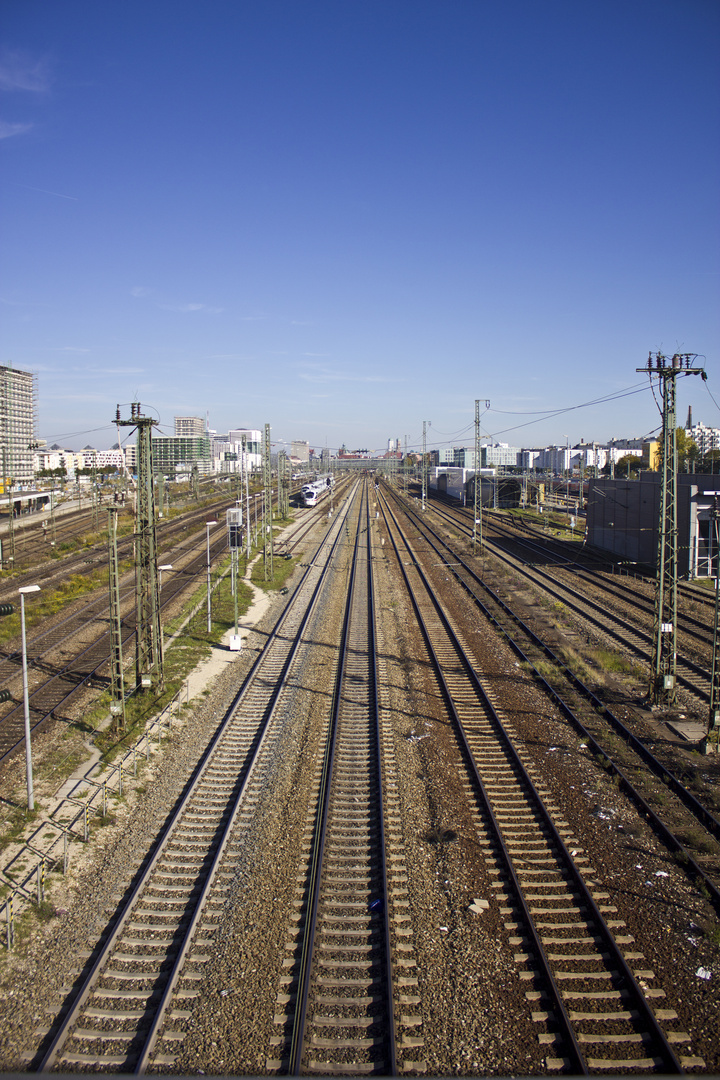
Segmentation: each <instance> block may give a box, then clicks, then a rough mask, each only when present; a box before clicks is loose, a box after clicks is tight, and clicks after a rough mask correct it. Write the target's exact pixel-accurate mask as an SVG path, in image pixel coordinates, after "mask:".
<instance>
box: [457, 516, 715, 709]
mask: <svg viewBox="0 0 720 1080" xmlns="http://www.w3.org/2000/svg"><path fill="white" fill-rule="evenodd" d="M455 524H457V522H455ZM493 554H494V556H495V558H497V559H499V560H500V561H501V562H504V563H505V564H506V565H508V566H510V567H512V569H513V570H514V571H515V572H516V573H518V574H521V575H522V576H523V577H525V578H527V580H528V581H530V582H534V583H535V584H536V585H537V584H539V585H540V587H541V588H542V589H543V590H544V591H545V592H546V593H547V594H548V595H549V596H552V597H554V598H555V599H556V600H558V601H560V602H561V603H562V604H564V605H565V606H566V607H567V608H569V609H570V610H571V611H574V612H575V614H577V615H579V616H580V618H582V619H585V620H587V621H589V622H590V623H591V624H592V625H594V626H596V627H599V628H600V630H602V632H603V633H604V634H607V635H609V636H610V637H611V638H613V639H615V640H616V641H618V642H619V643H620V644H621V645H623V646H624V647H625V648H627V649H630V650H632V652H634V653H635V655H636V656H638V657H640V658H641V659H643V660H648V661H649V653H648V652H647V651H645V648H644V646H649V645H651V644H652V636H651V635H650V634H648V633H646V632H645V631H644V630H642V629H641V628H640V627H638V626H634V625H633V624H632V623H630V622H628V621H627V620H626V619H623V618H622V617H621V616H619V615H612V616H611V618H612V622H613V624H615V625H617V626H619V627H621V628H623V629H624V630H625V631H626V632H627V634H628V635H629V638H628V637H623V636H622V635H621V634H619V633H618V632H617V631H616V630H614V629H613V627H612V626H609V625H608V624H607V622H606V621H605V619H606V618H607V616H608V613H607V611H606V609H605V608H604V607H603V606H602V604H600V603H598V602H597V601H595V600H591V599H590V598H589V597H587V596H585V595H584V594H583V593H579V592H577V590H575V589H572V588H571V587H570V586H569V585H563V584H561V583H559V582H558V581H556V580H555V579H554V578H553V577H552V576H551V575H550V574H548V573H546V572H545V571H544V570H541V569H539V568H538V567H536V566H533V568H532V571H530V570H528V569H527V564H525V563H523V562H522V560H518V562H519V564H518V562H516V561H515V559H514V558H513V556H511V555H509V554H508V553H507V552H504V551H502V550H501V549H498V550H495V551H494V552H493ZM537 578H544V579H546V581H547V582H549V583H550V584H544V583H543V582H542V581H541V582H539V583H538V582H537V581H536V579H537ZM568 597H572V598H573V599H568ZM575 601H579V603H576V602H575ZM593 611H594V612H597V615H598V616H600V617H599V618H598V617H597V616H593V615H592V612H593ZM632 638H636V639H637V640H638V641H640V642H641V643H643V645H642V646H641V645H638V644H636V642H634V641H633V640H632ZM677 662H678V667H679V668H680V667H683V668H685V669H687V670H688V671H690V672H692V673H693V674H694V675H696V676H698V677H699V678H700V679H701V680H703V681H705V682H707V683H708V684H709V682H710V674H709V672H708V671H707V669H706V668H703V667H701V666H700V665H699V664H696V663H695V662H694V661H692V660H688V659H687V658H686V657H678V660H677ZM676 678H677V682H678V685H682V686H683V687H684V688H685V689H686V690H688V691H689V692H690V693H691V694H694V695H695V696H696V697H698V698H700V700H701V701H703V702H704V701H707V700H709V697H710V695H709V693H705V692H704V691H703V690H701V689H700V688H699V687H698V686H697V684H696V683H694V682H693V681H692V680H691V679H689V678H688V677H687V675H683V674H682V672H681V671H678V672H677V676H676Z"/></svg>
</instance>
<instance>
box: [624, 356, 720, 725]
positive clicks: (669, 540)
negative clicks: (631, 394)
mask: <svg viewBox="0 0 720 1080" xmlns="http://www.w3.org/2000/svg"><path fill="white" fill-rule="evenodd" d="M694 358H695V354H694V353H676V354H675V355H674V356H672V357H667V356H663V354H662V353H655V363H654V366H653V354H652V353H649V354H648V361H647V365H646V367H644V368H636V369H635V370H636V371H638V372H644V373H645V374H646V375H648V376H649V377H650V381H651V383H652V380H653V379H654V378H655V379H657V380H658V382H659V383H660V385H661V388H662V420H663V422H662V451H661V455H662V457H661V463H660V469H661V477H660V485H661V487H660V520H659V524H658V547H657V576H656V579H655V613H654V618H653V651H652V669H651V672H650V689H649V693H648V698H649V700H650V701H651V702H652V704H653V705H673V704H674V703H675V697H676V689H677V688H676V678H675V676H676V660H677V556H678V528H677V524H678V523H677V431H676V426H677V420H676V397H677V386H676V384H677V379H678V376H680V375H702V377H703V380H705V379H706V378H707V376H706V374H705V371H704V369H703V368H700V367H697V368H696V367H690V361H691V360H692V359H694ZM683 362H684V365H683Z"/></svg>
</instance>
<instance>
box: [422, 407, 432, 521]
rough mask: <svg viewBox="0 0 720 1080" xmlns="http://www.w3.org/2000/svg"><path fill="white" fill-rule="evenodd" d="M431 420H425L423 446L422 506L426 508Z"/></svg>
mask: <svg viewBox="0 0 720 1080" xmlns="http://www.w3.org/2000/svg"><path fill="white" fill-rule="evenodd" d="M429 423H430V421H429V420H423V448H422V508H423V510H424V509H425V503H426V502H427V488H428V483H427V482H428V467H427V425H428V424H429Z"/></svg>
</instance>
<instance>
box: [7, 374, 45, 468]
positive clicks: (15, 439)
mask: <svg viewBox="0 0 720 1080" xmlns="http://www.w3.org/2000/svg"><path fill="white" fill-rule="evenodd" d="M36 399H37V376H35V375H33V374H31V372H29V371H18V370H17V369H16V368H12V367H4V366H3V367H0V467H1V468H2V482H3V487H4V485H5V483H6V482H11V483H12V485H13V486H14V487H20V486H23V485H29V484H32V482H33V460H32V458H33V450H34V447H33V443H34V440H35V402H36Z"/></svg>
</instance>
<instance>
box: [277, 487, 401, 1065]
mask: <svg viewBox="0 0 720 1080" xmlns="http://www.w3.org/2000/svg"><path fill="white" fill-rule="evenodd" d="M363 508H364V515H365V560H366V566H365V580H364V581H363V579H362V575H361V573H360V569H359V564H360V559H361V555H360V551H361V548H360V541H361V533H362V528H361V524H362V511H363ZM361 589H363V590H364V595H361V596H358V593H359V591H360V590H361ZM365 605H366V606H367V613H366V623H367V625H366V631H367V638H366V642H365V648H366V650H367V660H368V664H369V676H370V678H369V684H370V685H369V687H368V691H367V693H368V696H369V697H370V698H371V700H372V706H371V710H370V711H371V718H370V721H371V727H372V733H371V739H370V741H371V743H372V746H373V749H374V755H373V756H374V768H375V771H376V774H377V777H378V800H379V805H378V807H377V813H376V817H377V827H378V832H379V841H378V855H379V858H380V878H381V882H382V918H383V946H382V951H383V954H384V980H383V984H384V992H383V995H382V997H383V1003H384V1007H385V1008H384V1020H383V1028H384V1031H385V1033H386V1053H385V1065H386V1068H385V1069H384V1070H383V1072H384V1075H391V1076H394V1075H396V1060H397V1054H396V1045H395V1018H394V1006H393V978H392V962H391V951H390V927H389V913H388V904H387V893H388V884H387V864H386V854H385V851H386V849H385V827H384V809H383V799H382V761H381V751H380V716H379V708H378V694H377V655H376V646H375V603H374V590H373V581H372V546H371V536H370V517H369V501H368V493H367V483H366V484H365V486H364V496H363V503H362V505H361V511H360V514H359V519H358V525H357V529H356V534H355V542H354V551H353V561H352V568H351V574H350V579H349V582H348V588H347V598H346V603H345V611H344V617H343V627H342V632H341V639H340V646H339V651H340V656H339V660H338V666H337V671H336V678H335V685H334V688H333V699H332V706H331V711H330V723H329V730H328V737H327V740H326V744H325V750H324V754H323V768H322V776H321V781H320V791H319V798H318V807H317V812H316V824H315V836H314V842H313V849H312V853H311V858H310V867H309V873H308V891H309V905H308V906H309V915H308V917H306V919H305V926H304V931H303V940H302V945H301V951H300V961H299V970H298V978H297V981H298V993H297V1005H296V1010H295V1016H294V1021H293V1028H292V1033H291V1037H290V1052H289V1066H288V1071H289V1073H290V1074H291V1075H293V1076H297V1075H300V1071H301V1064H302V1058H303V1054H304V1052H305V1047H306V1038H307V1017H308V1003H309V999H310V994H311V976H312V969H313V957H314V953H315V946H316V939H317V929H318V912H319V907H320V902H321V897H322V885H323V864H324V860H325V855H326V845H327V838H328V829H329V822H330V813H331V810H330V805H331V792H332V789H333V784H334V770H335V759H336V749H337V745H338V729H339V727H340V726H341V722H342V721H341V717H342V712H343V698H344V695H345V692H346V691H345V683H346V680H347V678H348V677H349V676H348V667H349V654H350V650H351V624H352V621H353V619H355V618H357V608H358V606H365ZM352 649H353V651H357V644H353V646H352ZM347 1001H348V1004H351V1003H352V998H348V999H347ZM347 1020H348V1022H347V1027H348V1028H352V1026H353V1024H352V1019H351V1018H347ZM327 1068H328V1070H329V1071H330V1072H332V1071H333V1065H332V1063H329V1064H328V1065H327Z"/></svg>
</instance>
